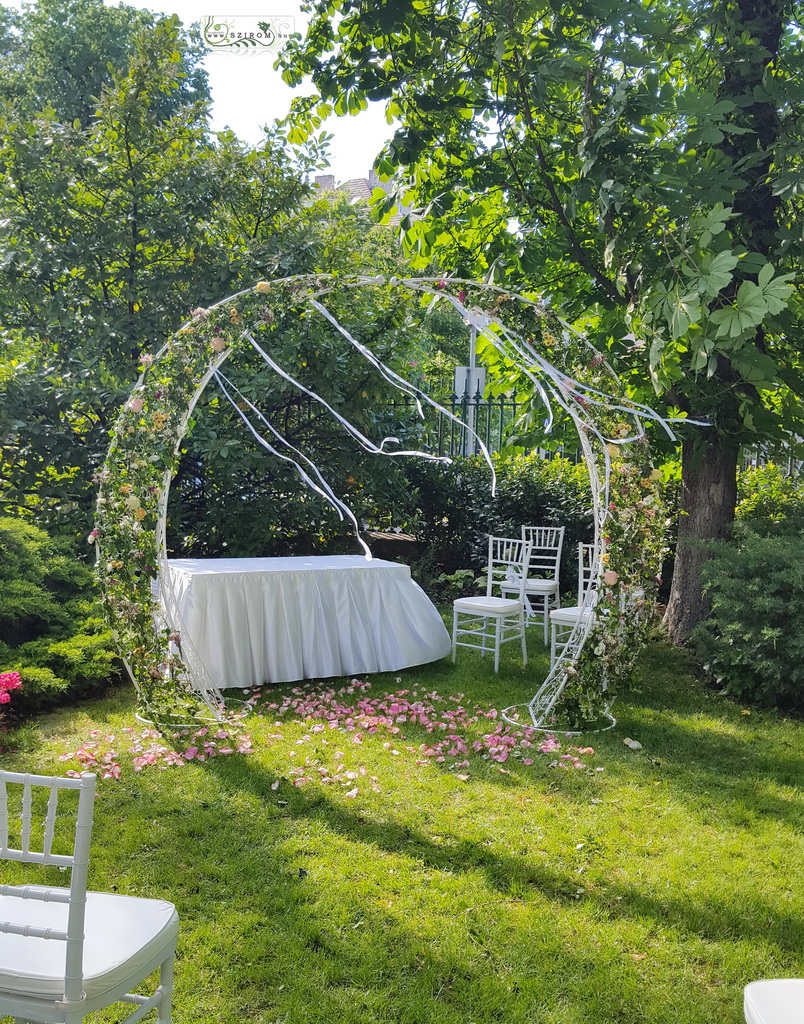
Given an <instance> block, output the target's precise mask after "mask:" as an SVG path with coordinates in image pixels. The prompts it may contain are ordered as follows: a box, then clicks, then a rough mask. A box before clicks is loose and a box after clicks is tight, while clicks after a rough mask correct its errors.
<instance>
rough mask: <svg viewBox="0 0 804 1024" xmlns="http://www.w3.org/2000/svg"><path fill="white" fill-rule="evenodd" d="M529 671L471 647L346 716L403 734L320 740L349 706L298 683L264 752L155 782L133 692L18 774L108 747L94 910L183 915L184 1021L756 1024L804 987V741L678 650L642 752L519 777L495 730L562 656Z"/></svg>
mask: <svg viewBox="0 0 804 1024" xmlns="http://www.w3.org/2000/svg"><path fill="white" fill-rule="evenodd" d="M515 646H516V645H513V644H512V645H508V647H507V648H505V649H504V653H503V665H502V667H501V671H500V674H499V676H498V677H495V676H494V673H493V667H492V661H491V659H490V658H486V659H484V660H483V661H481V660H480V658H479V657H478V656H477V654H475V653H474V652H471V651H464V650H462V651H459V654H458V664H457V666H455V667H453V666H452V664H451V663H450V662H449V661H448V660H446V661H442V662H439V663H436V664H434V665H430V666H424V667H422V668H419V669H411V670H409V671H406V672H404V673H401V680H402V681H401V682H396V677H395V676H382V677H380V676H377V677H372V678H371V679H370V680H369V682H370V683H371V687H370V689H367V690H363V689H361V688H357V689H355V688H354V687H352V688H351V689H353V690H354V692H352V693H344V694H341V695H335V697H332V698H330V699H329V701H328V702H327V706H328V707H332V706H334V704H335V702H340V703H342V704H352V705H353V704H355V703H356V702H357V701H360V700H363V701H369V702H370V704H369V703H367V704H364V705H363V707H364V709H369V710H366V711H365V712H364V713H365V715H369V713H370V712H371V713H373V714H374V715H380V716H383V717H385V718H389V719H392V720H394V722H395V724H394V726H393V727H394V728H396V729H398V730H399V731H398V732H393V731H389V729H388V728H387V727H386V726H385V725H383V724H382V723H379V724H378V723H376V722H375V723H374V725H375V726H376V730H377V731H376V732H373V733H372V732H371V731H370V729H371V728H372V724H371V723H369V724H368V725H366V721H367V719H364V721H363V722H362V724H361V722H360V720H359V716H358V715H357V714H356V715H355V716H354V720H353V722H352V723H351V724H352V730H351V731H350V730H349V728H348V725H349V723H348V721H347V719H348V712H346V711H345V710H343V709H341V710H340V711H338V713H337V715H336V717H335V719H334V720H335V721H336V723H337V725H338V728H330V727H329V726H328V725H327V726H326V728H324V729H323V730H316V726H317V725H320V724H321V720H320V719H316V718H312V719H310V720H309V721H306V722H305V721H303V720H301V719H300V717H299V714H298V713H296V712H294V710H293V708H292V707H291V706H289V705H290V704H291V702H292V701H294V700H295V701H296V704H297V706H298V705H299V703H301V704H302V705H303V704H304V702H305V701H307V699H308V697H309V696H311V695H312V696H314V695H315V694H320V693H321V692H322V691H325V690H326V689H327V688H331V687H332V686H334V687H335V688H338V687H341V686H343V685H344V684H343V683H342V682H341V683H335V684H331V683H326V684H316V686H315V687H313V688H311V689H309V690H308V689H302V688H300V687H299V686H296V687H294V686H283V687H278V688H275V689H272V690H268V691H266V692H267V693H268V695H269V696H268V703H267V704H264V705H263V708H262V713H261V714H259V715H252V716H250V717H249V718H248V720H247V722H246V723H245V728H246V729H247V731H248V733H249V735H250V736H251V738H252V740H253V750H252V752H250V753H248V754H238V753H234V754H230V755H227V756H217V757H214V758H208V759H206V760H205V761H203V762H200V761H197V760H192V761H188V762H187V763H185V764H184V766H182V767H168V768H166V769H165V770H161V771H160V770H158V768H156V767H145V768H143V770H142V771H140V772H137V771H135V770H134V767H133V764H132V755H131V754H129V753H127V750H128V748H129V747H130V746H131V741H130V739H129V737H130V736H131V735H132V734H131V733H124V732H123V731H122V730H123V729H125V728H132V727H134V728H136V730H137V733H139V732H141V730H142V727H141V726H138V725H137V723H136V722H135V721H134V719H133V711H134V707H135V700H134V695H133V692H132V691H130V690H128V689H125V690H120V691H118V692H116V693H113V694H112V695H110V696H109V697H107V698H106V699H103V700H99V701H96V702H93V703H87V704H85V705H83V706H81V707H78V708H75V709H72V710H66V711H63V712H61V713H59V714H53V715H50V716H48V717H45V718H42V719H40V720H38V721H37V722H35V723H34V724H33V725H32V726H28V727H26V728H25V729H23V730H20V731H19V733H18V734H17V736H16V737H12V738H13V739H14V742H16V744H17V747H18V752H17V753H15V754H13V753H12V754H10V753H8V752H6V753H5V754H4V756H3V763H4V767H7V768H9V769H15V770H37V771H43V772H45V773H51V774H62V773H63V772H64V771H65V769H69V768H77V767H79V765H78V764H77V763H76V762H75V761H61V760H59V755H61V754H64V753H69V752H71V751H75V750H76V749H77V748H79V747H80V746H81V745H82V744H83V743H84V742H85V741H87V740H89V739H90V734H91V732H92V731H93V730H100V731H101V736H100V737H96V740H95V741H96V742H97V743H98V747H97V748H96V749H97V750H98V751H99V752H102V751H103V750H105V749H113V750H115V751H116V753H117V754H118V758H117V759H118V760H119V762H120V764H121V766H122V776H121V778H120V779H119V780H114V779H109V780H106V781H103V782H99V791H100V796H99V799H98V801H97V807H96V825H95V831H94V842H93V856H92V861H91V865H90V887H91V888H95V889H100V890H112V889H116V890H117V891H120V892H123V893H128V894H131V895H142V896H162V897H165V898H167V899H169V900H171V901H172V902H174V903H175V904H176V905H177V907H178V909H179V913H180V916H181V921H182V925H181V933H180V940H179V953H178V961H177V968H176V997H175V1014H174V1019H175V1020H176V1022H177V1024H208V1022H209V1024H211V1022H235V1021H246V1022H254V1024H258V1022H259V1024H269V1022H270V1024H280V1022H282V1024H324V1022H326V1024H336V1022H337V1024H380V1022H383V1024H385V1022H389V1024H390V1022H394V1024H493V1022H498V1021H499V1022H501V1024H502V1022H504V1024H629V1022H634V1024H637V1022H638V1024H715V1022H717V1024H738V1022H741V1021H742V1019H743V1018H742V1010H741V1005H742V987H743V985H744V984H745V983H746V982H748V981H750V980H754V979H757V978H762V977H768V976H795V975H798V976H804V838H803V836H804V803H803V802H802V789H803V788H804V723H802V722H796V721H789V720H785V719H782V718H780V717H779V716H777V715H773V714H761V713H758V712H756V711H754V712H751V713H750V714H748V713H746V712H744V711H743V709H741V708H740V707H739V706H737V705H735V704H732V703H730V702H728V701H726V700H724V699H722V698H720V697H718V696H716V695H713V694H710V693H707V692H705V691H704V690H703V689H702V688H701V686H700V685H699V684H697V683H696V682H695V681H694V680H692V679H691V678H690V676H689V674H688V672H687V671H686V668H685V663H684V659H683V654H681V653H680V652H677V651H673V650H670V649H668V648H665V647H661V646H657V647H655V648H653V649H651V650H650V651H649V652H648V653H647V655H646V656H645V657H644V658H643V659H642V661H641V665H640V671H639V678H640V680H641V681H640V683H639V684H638V686H637V687H636V688H634V689H633V690H632V691H631V692H630V693H628V694H627V695H625V696H623V697H622V698H621V699H620V701H619V702H618V704H617V706H616V712H617V715H618V719H619V724H618V726H617V728H616V729H615V730H613V731H611V732H608V733H603V734H599V735H595V736H585V737H583V738H581V739H575V740H572V739H570V740H567V739H565V738H561V737H559V741H560V742H561V744H562V747H561V750H558V751H553V752H549V753H541V752H539V751H538V750H536V749H534V748H529V747H522V746H520V745H518V744H519V741H520V740H521V736H520V737H515V739H516V742H517V746H515V747H514V748H513V749H515V750H516V753H515V754H514V753H509V755H508V757H507V759H506V760H504V761H503V760H494V759H493V758H492V757H491V756H489V748H490V747H491V748H492V753H493V754H494V756H499V757H502V756H503V753H505V749H503V748H504V744H498V743H497V740H483V739H482V737H483V736H484V735H489V734H492V733H493V730H494V729H495V727H496V723H495V721H494V720H493V719H492V718H489V717H486V716H485V715H479V716H478V715H476V714H475V711H476V708H478V707H479V708H480V709H481V710H482V711H483V712H485V711H488V710H489V709H492V708H500V707H504V706H507V705H509V704H512V703H515V702H517V701H524V700H527V699H529V698H530V696H531V695H532V694H533V692H534V691H535V688H536V686H537V684H538V682H539V681H540V680H541V678H543V675H544V673H545V671H546V661H545V659H544V656H543V655H542V654H541V648H540V646H539V645H538V643H537V642H536V641H535V637H534V643H533V647H534V657H533V659H532V661H531V664H530V666H529V667H528V668H527V669H523V668H522V667H521V666H519V665H517V663H516V651H515V650H513V648H514V647H515ZM294 689H295V690H297V691H299V692H297V693H296V694H294V693H293V691H294ZM347 689H348V687H347ZM400 690H404V691H407V692H406V693H405V694H404V695H403V697H402V698H399V699H398V700H397V702H396V709H394V703H393V701H389V700H382V698H384V697H385V696H386V695H388V694H392V693H395V692H397V691H400ZM434 693H437V694H438V695H439V696H438V697H434V696H433V694H434ZM428 694H429V695H430V696H429V697H428V696H426V695H428ZM458 695H461V696H458ZM452 697H455V698H456V699H455V700H452V699H450V698H452ZM283 701H284V705H283ZM416 701H419V702H420V705H419V706H420V707H421V708H425V709H428V708H429V709H430V710H425V711H423V712H420V713H419V712H417V713H416V714H417V716H419V717H423V718H424V719H425V721H426V722H429V723H430V727H431V729H432V731H430V732H428V731H427V726H426V725H424V724H419V722H417V723H416V724H411V717H412V716H413V713H412V712H411V711H410V704H412V703H415V702H416ZM271 703H273V704H275V705H279V707H273V708H271V707H270V706H269V705H270V704H271ZM400 708H401V709H402V710H401V711H400ZM372 709H373V710H372ZM459 709H464V710H459ZM297 710H298V707H297ZM302 710H303V708H302ZM332 713H333V714H335V712H332ZM400 718H404V719H405V721H399V719H400ZM439 722H443V723H444V724H445V725H447V728H446V729H441V728H440V727H439V725H438V723H439ZM277 723H281V724H277ZM107 735H113V736H114V737H115V738H114V740H109V741H107V740H106V739H105V737H106V736H107ZM450 736H452V737H455V738H453V739H448V737H450ZM625 737H631V738H633V739H636V740H638V741H639V742H640V743H642V745H643V749H641V750H637V751H635V750H632V749H629V748H628V747H627V746H625V745H624V744H623V739H624V738H625ZM356 738H357V742H355V739H356ZM475 742H476V743H477V744H478V745H479V746H480V748H481V749H480V750H477V751H475V750H474V749H473V748H472V744H473V743H475ZM538 742H541V739H540V738H539V739H537V743H538ZM148 743H150V740H146V741H145V745H146V747H147V745H148ZM202 743H203V739H202V740H201V741H200V743H199V744H198V746H199V748H200V747H201V744H202ZM435 744H439V745H440V746H439V747H438V751H436V752H435V753H434V752H433V751H434V749H435ZM462 745H466V746H467V747H468V749H469V751H470V753H469V754H468V756H467V755H465V754H463V753H462V752H461V751H460V750H459V748H460V747H461V746H462ZM570 745H574V746H576V747H577V746H581V747H583V746H588V745H591V746H592V747H593V748H594V753H593V754H590V753H588V752H587V753H583V754H581V753H579V752H578V751H577V750H568V749H567V747H568V746H570ZM428 748H429V749H428ZM450 749H452V750H453V751H457V752H455V753H452V754H450V753H449V750H450ZM500 750H503V753H499V751H500ZM439 751H441V753H440V754H439ZM484 753H485V754H486V757H484V756H483V754H484ZM566 753H569V754H570V755H571V757H569V758H563V759H562V758H561V755H562V754H566ZM439 756H442V757H443V760H441V761H439V760H438V757H439ZM572 758H575V759H576V762H573V760H572ZM562 760H563V763H566V764H573V763H579V764H582V765H584V767H580V768H568V769H566V770H564V769H562V768H561V767H560V765H561V763H562ZM467 761H468V762H469V763H468V765H467V764H466V762H467ZM525 761H530V762H532V763H530V764H526V763H525ZM556 762H558V763H556ZM551 765H553V766H552V767H551ZM598 768H602V769H603V770H602V771H598V770H596V769H598ZM305 780H306V781H305ZM294 783H296V784H295V785H294ZM6 874H11V875H15V872H14V871H13V870H9V871H7V872H6ZM55 877H58V875H56V876H55ZM119 1017H120V1015H118V1016H115V1015H114V1014H109V1013H107V1014H105V1015H97V1017H95V1018H92V1019H95V1020H98V1021H100V1020H103V1021H112V1020H118V1019H119Z"/></svg>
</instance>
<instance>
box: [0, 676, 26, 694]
mask: <svg viewBox="0 0 804 1024" xmlns="http://www.w3.org/2000/svg"><path fill="white" fill-rule="evenodd" d="M21 686H22V680H21V679H20V674H19V672H0V690H19V688H20V687H21Z"/></svg>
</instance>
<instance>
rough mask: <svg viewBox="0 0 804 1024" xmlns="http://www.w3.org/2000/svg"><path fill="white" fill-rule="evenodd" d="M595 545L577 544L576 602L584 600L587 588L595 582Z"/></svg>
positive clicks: (579, 602)
mask: <svg viewBox="0 0 804 1024" xmlns="http://www.w3.org/2000/svg"><path fill="white" fill-rule="evenodd" d="M595 569H596V566H595V545H594V544H579V545H578V604H579V605H582V604H583V603H584V601H585V600H586V595H587V593H588V591H589V589H590V588H591V587H592V586H593V583H594V582H596V572H595Z"/></svg>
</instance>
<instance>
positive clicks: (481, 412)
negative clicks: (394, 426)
mask: <svg viewBox="0 0 804 1024" xmlns="http://www.w3.org/2000/svg"><path fill="white" fill-rule="evenodd" d="M440 404H441V405H442V406H443V407H444V409H447V410H449V412H450V413H451V414H452V416H454V417H456V419H451V418H450V417H449V416H447V415H446V414H445V413H444V412H442V411H441V410H433V409H430V410H428V412H429V415H427V416H426V418H425V420H421V419H419V416H418V413H417V410H416V402H415V400H414V399H413V398H411V397H410V396H408V395H406V396H405V397H404V398H403V399H399V400H397V401H394V402H391V403H390V404H389V410H390V411H391V412H392V414H393V415H394V416H395V417H396V418H397V419H398V420H399V421H400V422H401V423H402V424H403V425H404V426H405V427H406V428H407V429H408V430H409V431H410V432H411V433H413V434H415V435H416V437H417V438H418V440H419V443H420V444H423V445H424V446H426V447H427V448H428V449H429V450H430V451H431V452H433V454H436V455H447V456H449V457H450V458H454V457H455V456H458V455H476V454H477V453H478V452H479V451H480V441H482V442H483V444H484V445H485V446H486V448H488V450H489V451H497V450H498V449H500V448H502V446H503V442H504V439H505V434H506V431H507V430H508V428H509V427H510V426H511V424H512V423H513V422H514V420H515V419H516V415H517V409H518V407H519V405H521V403H518V402H517V401H516V399H515V398H513V397H511V396H508V395H500V396H499V397H497V398H484V397H483V395H482V394H480V392H477V393H476V394H475V395H469V394H467V393H466V392H464V394H463V395H460V396H459V395H456V394H452V395H450V396H449V397H448V398H446V399H442V400H441V401H440ZM456 420H458V421H460V422H456Z"/></svg>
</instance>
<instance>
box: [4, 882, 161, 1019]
mask: <svg viewBox="0 0 804 1024" xmlns="http://www.w3.org/2000/svg"><path fill="white" fill-rule="evenodd" d="M31 888H34V886H31ZM37 888H38V887H37ZM67 910H68V905H67V904H66V903H43V902H41V901H40V900H31V899H27V900H23V899H19V898H17V897H15V896H0V921H10V922H12V923H13V924H23V925H24V924H29V925H36V926H37V927H40V928H55V929H57V930H60V931H66V930H67ZM178 929H179V915H178V914H177V913H176V908H175V907H174V906H173V904H172V903H167V902H165V900H148V899H140V898H138V897H136V896H116V895H113V894H111V893H99V892H88V893H87V907H86V922H85V926H84V934H85V936H86V938H85V939H84V992H85V993H86V996H87V999H92V998H93V997H95V996H99V995H102V994H103V993H104V992H107V991H109V990H110V989H112V988H114V987H115V986H116V985H119V984H122V983H124V982H125V981H126V979H127V978H128V977H129V976H130V975H131V974H134V973H136V971H137V969H138V967H139V966H140V965H142V967H145V966H147V964H148V962H149V961H151V960H152V959H153V958H154V957H155V956H156V955H157V953H158V952H159V950H160V949H161V948H162V947H165V948H168V947H169V946H170V944H171V943H172V942H173V940H174V939H175V936H176V935H177V933H178ZM66 953H67V943H66V942H63V941H61V940H60V939H38V938H33V937H32V936H22V935H10V934H7V933H2V934H0V992H9V993H15V994H17V995H26V996H32V997H34V998H42V999H47V998H54V999H57V998H58V997H59V996H61V995H63V994H64V960H65V956H66Z"/></svg>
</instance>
